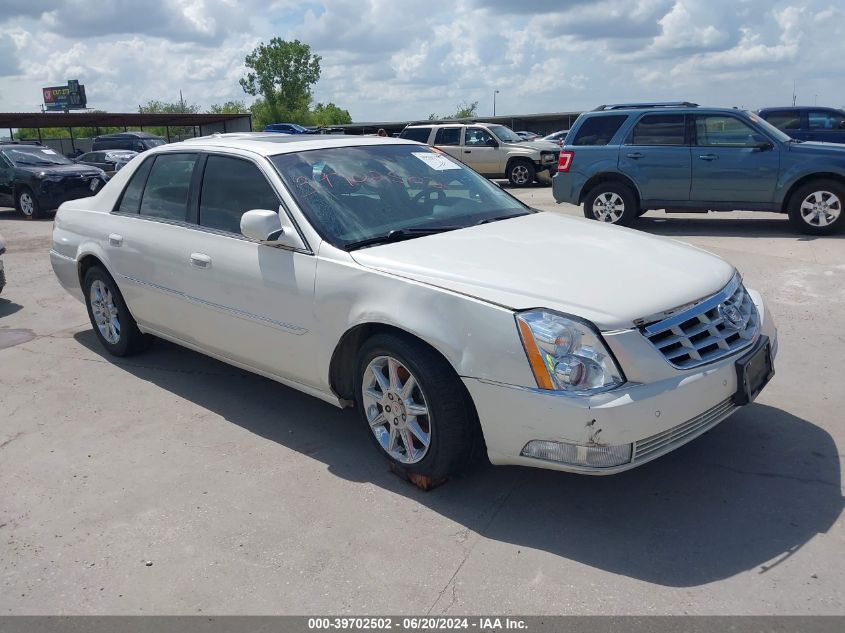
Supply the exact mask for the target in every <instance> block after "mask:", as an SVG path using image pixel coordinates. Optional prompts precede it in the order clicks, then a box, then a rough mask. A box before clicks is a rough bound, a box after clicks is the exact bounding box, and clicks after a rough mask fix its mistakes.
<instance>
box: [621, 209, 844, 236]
mask: <svg viewBox="0 0 845 633" xmlns="http://www.w3.org/2000/svg"><path fill="white" fill-rule="evenodd" d="M633 228H635V229H637V230H640V231H645V232H647V233H653V234H655V235H665V236H667V237H684V236H687V237H689V236H697V237H791V238H794V239H796V240H798V241H799V242H806V241H812V240H829V239H842V238H845V232H842V231H838V232H836V233H834V234H832V235H823V236H815V235H805V234H803V233H800V232H799V231H797V230H796V229H795V228H793V226H792V224H790V222H789V220H788V219H787V217H786V216H785V215H784V216H783V217H768V218H724V217H721V218H720V217H718V214H712V213H705V214H700V215H699V216H698V217H689V215H684V216H677V215H675V214H663V213H660V212H652V213H651V214H649V213H647V214H645V215H644V216H642V217H641V218H640V219H639V220H638V221H637V222H635V223H634V225H633Z"/></svg>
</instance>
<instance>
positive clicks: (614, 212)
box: [584, 181, 640, 226]
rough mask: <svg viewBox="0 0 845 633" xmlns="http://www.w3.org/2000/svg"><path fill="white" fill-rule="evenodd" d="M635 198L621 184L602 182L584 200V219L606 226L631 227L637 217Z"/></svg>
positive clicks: (637, 210)
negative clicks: (604, 223)
mask: <svg viewBox="0 0 845 633" xmlns="http://www.w3.org/2000/svg"><path fill="white" fill-rule="evenodd" d="M639 214H640V209H639V204H638V203H637V196H636V195H635V194H634V192H633V191H631V189H630V187H627V186H626V185H623V184H622V183H621V182H613V181H609V182H603V183H599V184H598V185H596V186H595V187H593V188H592V189H591V190H590V191H589V193H588V194H587V197H586V198H584V217H586V218H589V219H590V220H598V221H599V222H607V223H608V224H618V225H620V226H631V225H632V224H633V223H634V220H636V219H637V218H638V217H639Z"/></svg>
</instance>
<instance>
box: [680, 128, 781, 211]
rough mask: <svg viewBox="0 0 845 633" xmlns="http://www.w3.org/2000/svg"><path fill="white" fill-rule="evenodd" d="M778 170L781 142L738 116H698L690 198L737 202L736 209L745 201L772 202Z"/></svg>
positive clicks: (704, 201)
mask: <svg viewBox="0 0 845 633" xmlns="http://www.w3.org/2000/svg"><path fill="white" fill-rule="evenodd" d="M766 142H768V143H769V146H768V147H766V148H761V146H760V145H761V143H766ZM779 170H780V147H779V145H778V144H777V143H772V142H771V139H769V138H768V137H766V136H764V135H763V134H761V133H760V132H758V131H757V130H755V129H753V128H752V127H751V126H750V125H748V124H747V123H746V122H745V121H742V120H741V119H740V118H739V117H736V116H732V115H729V114H728V115H726V114H699V115H696V116H695V143H694V145H693V147H692V191H691V195H690V199H691V200H695V201H700V202H703V203H707V202H736V203H738V205H737V207H736V208H737V209H741V208H742V206H741V203H743V202H754V203H765V202H772V201H773V200H774V193H775V186H776V185H777V179H778V172H779Z"/></svg>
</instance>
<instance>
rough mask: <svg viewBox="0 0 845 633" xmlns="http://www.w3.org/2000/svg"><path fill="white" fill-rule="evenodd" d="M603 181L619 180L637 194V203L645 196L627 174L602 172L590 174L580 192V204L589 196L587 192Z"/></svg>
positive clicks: (640, 202)
mask: <svg viewBox="0 0 845 633" xmlns="http://www.w3.org/2000/svg"><path fill="white" fill-rule="evenodd" d="M603 182H618V183H621V184H623V185H625V186H626V187H628V188H629V189H630V190H631V191H632V192H633V193H634V196H636V198H637V204H642V201H643V197H642V195H641V194H640V189H639V187H637V184H636V183H635V182H634V181H633V180H632V179H631V178H629V177H628V176H626V175H625V174H620V173H618V172H601V173H598V174H594V175H592V176H590V178H589V179H588V180H587V181H586V182H585V183H584V185H583V186H582V187H581V191H580V192H579V194H578V204H582V203H583V202H584V198H586V197H587V194H588V193H589V192H590V191H591V190H592V189H593V187H595V186H596V185H599V184H601V183H603Z"/></svg>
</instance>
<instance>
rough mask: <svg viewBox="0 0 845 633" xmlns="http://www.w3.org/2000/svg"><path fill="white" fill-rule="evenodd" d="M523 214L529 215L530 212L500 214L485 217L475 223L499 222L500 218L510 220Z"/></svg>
mask: <svg viewBox="0 0 845 633" xmlns="http://www.w3.org/2000/svg"><path fill="white" fill-rule="evenodd" d="M523 215H529V214H528V213H522V212H521V213H512V214H511V215H500V216H497V217H495V218H484V219H483V220H479V221H478V222H476V223H475V225H476V226H478V225H479V224H490V222H498V221H499V220H510V219H511V218H521V217H522V216H523Z"/></svg>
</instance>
